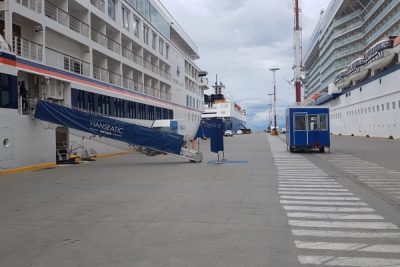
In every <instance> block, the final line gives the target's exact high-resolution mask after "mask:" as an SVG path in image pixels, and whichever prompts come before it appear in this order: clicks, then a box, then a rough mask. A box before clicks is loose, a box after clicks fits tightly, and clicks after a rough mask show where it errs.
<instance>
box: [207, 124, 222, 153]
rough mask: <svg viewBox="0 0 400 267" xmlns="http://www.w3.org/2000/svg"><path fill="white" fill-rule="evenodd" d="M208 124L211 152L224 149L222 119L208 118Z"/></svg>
mask: <svg viewBox="0 0 400 267" xmlns="http://www.w3.org/2000/svg"><path fill="white" fill-rule="evenodd" d="M208 124H209V125H210V128H211V131H210V133H211V142H210V143H211V152H214V153H218V152H220V151H224V123H223V121H222V119H212V120H209V121H208Z"/></svg>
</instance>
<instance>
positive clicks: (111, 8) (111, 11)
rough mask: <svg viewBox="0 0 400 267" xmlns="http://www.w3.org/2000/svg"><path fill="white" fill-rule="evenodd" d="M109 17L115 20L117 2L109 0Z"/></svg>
mask: <svg viewBox="0 0 400 267" xmlns="http://www.w3.org/2000/svg"><path fill="white" fill-rule="evenodd" d="M108 16H109V17H110V18H112V19H113V20H115V0H108Z"/></svg>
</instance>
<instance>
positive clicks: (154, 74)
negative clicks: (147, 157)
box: [0, 0, 207, 169]
mask: <svg viewBox="0 0 400 267" xmlns="http://www.w3.org/2000/svg"><path fill="white" fill-rule="evenodd" d="M0 32H1V33H2V37H3V39H4V42H3V43H2V48H3V51H2V52H1V53H0V72H1V74H0V75H1V76H0V78H1V88H0V90H1V98H0V100H1V101H0V138H1V140H2V143H3V144H2V146H3V147H2V148H3V149H2V150H0V168H2V169H3V168H10V167H19V166H25V165H29V164H38V163H43V162H52V161H54V160H55V157H54V154H55V149H56V144H60V143H63V144H65V143H68V144H72V143H79V144H80V145H85V146H90V147H93V148H94V149H96V150H97V151H98V152H99V153H102V152H103V153H109V152H112V151H114V148H111V147H109V146H106V145H103V144H99V143H95V142H91V141H89V140H84V141H83V140H81V139H80V138H78V137H75V136H73V135H70V134H69V132H68V129H66V128H62V127H60V128H59V129H57V130H56V131H54V130H51V129H46V128H45V127H43V125H41V123H40V122H38V121H36V120H33V119H32V112H33V110H34V108H35V104H36V103H37V101H38V100H46V101H49V102H53V103H56V104H59V105H63V106H67V107H72V108H75V109H79V110H82V111H85V112H92V113H96V114H100V115H103V116H108V117H114V118H118V119H121V120H124V121H129V122H134V123H137V124H140V125H144V126H149V127H150V126H151V125H152V124H153V123H154V122H155V121H158V120H174V121H176V122H177V123H178V132H179V134H182V135H184V137H185V139H186V140H187V141H188V140H190V139H192V138H193V137H194V134H195V133H196V131H197V128H198V125H199V123H200V120H201V112H202V107H203V94H204V93H203V90H205V89H207V84H206V83H205V82H203V79H201V77H200V76H202V75H204V72H203V71H201V69H200V68H199V67H198V66H197V65H196V63H195V61H196V60H197V59H199V53H198V48H197V46H196V44H195V43H194V42H193V41H192V40H191V39H190V37H189V35H188V34H187V33H186V32H185V31H184V30H183V28H182V27H181V26H180V25H179V24H178V23H177V21H176V20H175V19H174V18H173V17H172V15H171V14H170V13H169V12H168V11H167V10H166V9H165V7H164V6H163V5H162V3H161V2H160V1H159V0H140V1H139V0H29V1H28V0H9V1H0ZM188 100H190V101H188Z"/></svg>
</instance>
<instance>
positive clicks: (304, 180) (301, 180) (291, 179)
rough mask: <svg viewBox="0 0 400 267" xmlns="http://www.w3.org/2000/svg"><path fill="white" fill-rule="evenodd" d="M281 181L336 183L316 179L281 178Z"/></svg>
mask: <svg viewBox="0 0 400 267" xmlns="http://www.w3.org/2000/svg"><path fill="white" fill-rule="evenodd" d="M278 180H279V181H299V182H336V181H335V180H334V179H320V178H317V179H314V178H279V179H278Z"/></svg>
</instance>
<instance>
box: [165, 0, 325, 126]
mask: <svg viewBox="0 0 400 267" xmlns="http://www.w3.org/2000/svg"><path fill="white" fill-rule="evenodd" d="M164 2H165V3H164V4H165V5H166V7H167V8H168V9H169V10H170V11H171V13H172V14H173V15H174V17H175V18H176V19H177V20H178V21H179V22H180V23H181V25H182V26H183V27H184V28H185V30H186V31H187V32H188V33H189V35H190V36H191V38H192V39H193V40H194V41H195V42H196V43H197V45H198V47H199V51H200V57H201V58H200V60H199V61H198V62H197V64H198V65H199V66H200V67H201V68H202V69H204V70H206V71H208V73H209V80H210V83H213V82H214V79H215V74H218V80H219V81H222V82H224V84H225V85H226V87H227V92H226V93H227V94H229V95H230V96H232V97H234V98H235V101H236V102H238V103H240V104H241V105H242V106H243V107H244V108H246V109H247V114H248V116H247V119H248V124H249V125H252V126H253V127H256V128H258V129H259V128H262V127H264V128H265V127H266V124H267V120H268V119H267V117H268V116H267V115H268V110H267V104H268V102H269V96H268V94H269V93H271V92H272V91H273V83H272V73H271V72H270V71H269V70H268V69H269V68H270V67H272V66H276V65H278V66H279V67H280V70H279V71H278V72H277V73H276V82H277V87H276V88H277V103H278V107H279V108H278V109H277V113H278V118H279V121H280V122H282V120H283V121H284V110H285V108H286V107H287V106H289V105H293V104H294V101H295V96H294V86H293V85H290V84H289V83H288V82H287V81H286V80H292V78H293V70H292V65H293V33H292V30H293V1H292V0H285V1H272V0H218V1H215V0H175V1H166V0H165V1H164ZM303 2H304V4H303V10H302V11H303V12H302V14H303V15H302V21H303V29H304V34H303V39H304V40H307V39H308V38H309V36H310V35H311V34H312V32H313V31H314V28H315V25H316V23H317V21H318V19H319V16H320V10H321V9H322V8H325V7H326V5H327V3H328V2H329V0H308V1H302V3H303ZM206 93H211V91H209V92H206Z"/></svg>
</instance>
